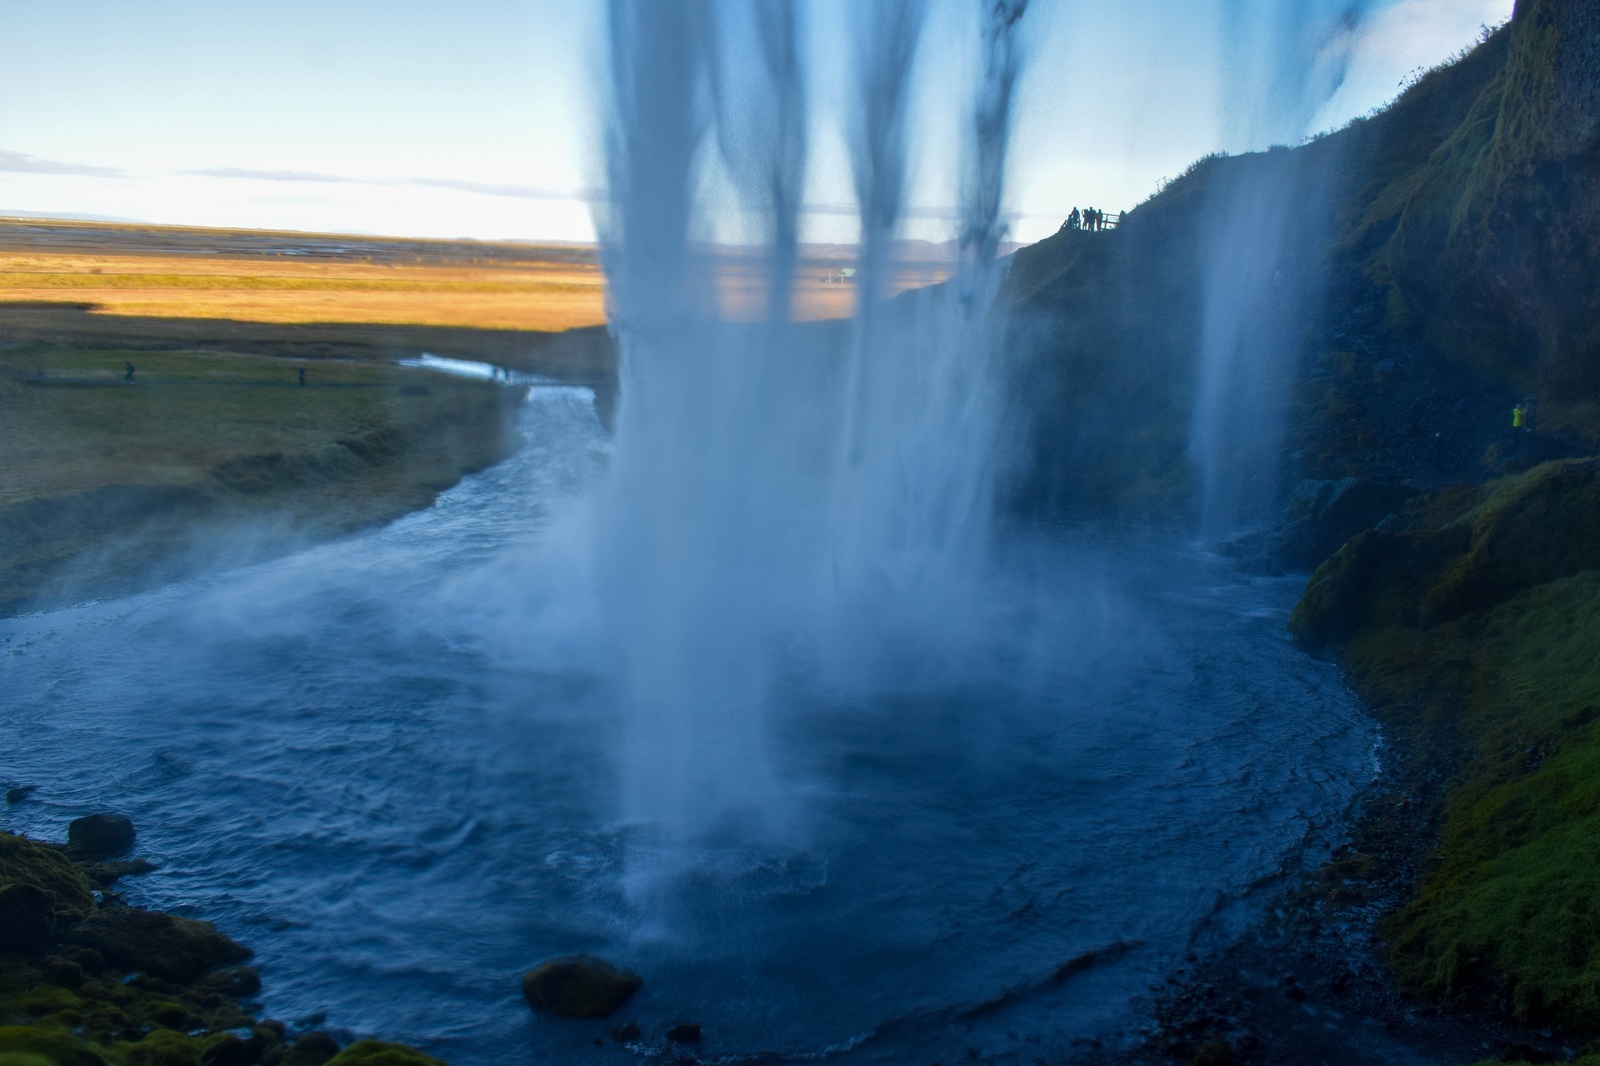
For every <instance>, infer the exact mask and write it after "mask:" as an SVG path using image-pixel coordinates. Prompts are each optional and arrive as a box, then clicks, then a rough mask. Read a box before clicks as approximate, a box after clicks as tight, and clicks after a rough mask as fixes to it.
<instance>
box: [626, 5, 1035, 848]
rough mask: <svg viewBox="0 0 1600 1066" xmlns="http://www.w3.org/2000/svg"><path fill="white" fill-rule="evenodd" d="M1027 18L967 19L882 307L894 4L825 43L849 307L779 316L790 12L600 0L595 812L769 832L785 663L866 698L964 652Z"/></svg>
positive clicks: (896, 144)
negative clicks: (961, 106) (756, 317)
mask: <svg viewBox="0 0 1600 1066" xmlns="http://www.w3.org/2000/svg"><path fill="white" fill-rule="evenodd" d="M1026 7H1027V4H1026V3H1025V2H1022V0H1004V2H1001V3H997V4H993V5H985V7H984V9H983V10H984V14H983V17H982V20H981V25H980V40H979V42H978V45H979V50H980V56H979V72H980V73H979V79H978V83H977V84H976V85H975V86H974V87H973V91H972V103H971V109H970V116H969V118H968V126H969V130H968V137H967V143H968V146H969V147H968V155H967V158H966V159H965V161H964V165H963V174H962V175H961V178H962V189H963V197H962V211H961V219H960V222H959V227H958V232H959V235H960V242H959V257H960V267H961V273H960V275H959V276H958V277H957V279H956V280H955V281H954V282H952V283H951V284H949V285H946V286H943V287H941V288H939V289H937V290H934V291H929V292H923V293H918V294H914V295H912V296H910V297H907V298H904V299H901V300H899V301H895V302H893V303H891V302H888V301H886V300H885V299H884V297H885V295H886V293H887V288H888V278H889V273H890V271H891V270H893V268H894V266H895V263H894V252H893V248H894V242H895V240H896V239H897V237H898V236H899V233H900V225H901V222H902V219H903V214H904V208H905V197H906V194H907V188H906V186H907V181H908V175H909V172H910V159H909V157H908V147H907V130H906V122H907V109H908V106H909V102H910V93H911V80H912V73H913V70H914V66H915V62H916V56H917V51H918V44H919V39H920V36H921V33H922V29H923V25H924V23H925V21H926V11H925V5H924V4H923V3H921V2H919V0H884V2H882V3H874V4H871V5H867V6H865V7H863V8H861V9H860V11H859V12H858V13H857V14H855V15H853V16H852V18H851V21H850V23H849V24H848V31H849V32H850V33H851V35H852V37H853V39H852V40H851V41H850V42H849V44H850V45H851V46H852V47H853V50H854V55H855V66H854V82H853V84H852V85H851V87H850V99H851V101H852V103H851V111H850V113H849V115H848V116H847V121H848V124H849V134H850V144H851V151H852V164H853V170H854V176H855V187H856V192H857V197H858V201H859V220H860V234H861V244H860V248H861V251H860V265H859V269H858V272H857V276H856V284H857V293H858V306H857V311H856V314H855V317H854V320H853V321H852V322H850V323H849V324H848V325H846V326H841V327H831V326H821V325H809V326H802V325H798V324H795V323H793V322H791V321H790V319H789V310H790V307H791V304H792V300H793V291H792V290H793V284H794V278H795V262H796V256H797V250H798V239H799V237H798V235H799V230H800V213H801V211H802V206H803V205H802V197H803V191H804V184H805V174H806V164H807V157H808V153H807V140H806V136H807V130H808V128H809V126H810V124H811V118H812V115H811V108H810V98H809V96H808V91H807V84H806V77H807V64H806V61H805V56H804V54H803V49H802V44H801V42H802V40H803V39H804V32H803V27H802V25H801V21H800V14H801V10H800V8H799V7H798V6H797V5H796V4H795V3H793V2H791V0H764V2H760V3H755V4H745V3H726V4H717V3H702V2H692V0H649V2H640V0H616V2H614V3H612V5H611V7H610V9H609V11H610V63H611V72H610V75H611V76H610V86H609V89H610V98H611V101H612V108H611V128H610V129H609V130H608V136H607V146H608V156H607V159H608V174H609V178H610V184H611V189H610V197H609V200H608V203H607V205H606V207H605V209H604V211H603V215H602V218H601V220H600V228H601V231H602V233H603V234H604V246H605V261H606V266H607V271H608V276H609V278H610V281H611V286H612V289H611V291H612V301H613V304H612V311H613V321H614V324H615V329H616V333H617V337H618V340H619V343H620V345H621V351H622V378H623V400H622V404H621V408H620V411H619V415H618V427H617V445H616V453H615V456H614V459H613V464H612V469H611V472H610V475H609V477H608V479H607V482H606V484H605V486H604V487H603V488H602V490H601V494H600V499H599V502H598V504H597V508H596V522H597V536H598V542H599V548H598V551H597V553H596V556H595V560H594V567H595V574H596V581H597V592H598V598H599V602H600V604H601V613H602V616H603V618H604V626H605V629H606V632H607V633H608V634H609V636H610V637H611V638H613V639H614V642H615V651H616V654H617V656H618V662H619V666H620V676H621V678H622V686H623V690H624V697H623V699H624V706H625V718H626V732H627V737H628V740H627V744H628V748H629V756H628V758H627V759H626V769H625V771H624V779H625V782H626V783H625V792H626V795H627V798H626V801H625V811H626V814H627V816H628V817H630V818H632V819H636V820H638V821H641V822H645V823H648V824H649V825H650V826H651V827H653V828H654V829H655V830H657V831H659V832H660V833H662V834H663V835H664V836H665V837H667V838H670V839H675V840H679V841H683V840H687V839H690V838H694V837H697V836H704V835H708V834H716V833H718V832H722V831H725V830H728V829H730V828H732V827H734V826H743V827H744V828H745V829H751V828H755V827H759V829H760V831H761V832H780V831H781V830H782V828H783V827H784V825H785V823H786V822H787V820H788V818H789V816H790V815H791V813H792V812H791V811H790V809H789V806H788V802H787V800H786V798H785V796H784V795H783V791H782V789H781V787H780V785H779V783H778V781H777V780H776V779H775V777H774V775H773V772H772V770H771V767H770V765H769V760H768V756H767V737H766V731H765V721H766V716H767V709H768V706H769V704H770V701H771V699H772V695H773V686H774V685H775V684H776V683H777V681H778V679H779V678H780V676H781V675H783V674H784V673H785V671H788V670H790V669H793V668H796V667H797V665H800V664H807V665H808V668H810V669H815V670H821V671H824V672H825V673H826V674H827V676H828V677H829V678H830V680H831V681H832V682H833V683H839V684H847V685H859V684H863V683H867V684H871V683H880V682H885V681H886V682H887V683H888V684H890V685H898V684H901V683H903V679H885V678H882V677H877V678H876V679H875V680H872V671H873V670H875V669H877V668H878V667H879V666H881V665H882V664H881V663H879V662H876V661H875V660H876V659H877V658H878V657H879V655H880V653H886V652H887V653H890V654H892V656H894V657H897V658H901V659H904V657H905V656H907V655H909V656H911V657H913V658H916V659H918V660H920V661H929V660H933V659H939V658H944V657H946V656H948V655H949V654H954V653H956V652H957V651H958V650H959V648H961V647H962V646H964V645H966V644H967V643H968V638H969V637H970V636H971V634H970V633H969V632H968V631H967V626H966V620H968V619H970V617H971V615H972V613H973V612H974V610H975V609H976V607H977V605H976V597H977V596H978V595H979V588H980V586H981V584H982V582H983V581H984V580H985V575H984V568H985V564H986V557H987V553H988V550H989V528H990V523H991V520H992V510H993V500H992V485H993V480H994V474H995V464H996V461H997V456H996V451H997V444H998V433H997V419H998V414H999V397H998V394H997V392H996V381H995V375H994V374H993V372H992V370H993V366H992V364H993V358H994V345H995V336H994V329H993V327H992V325H991V323H990V319H989V308H990V305H991V303H992V300H993V297H994V293H995V291H996V287H997V285H998V283H999V280H1000V277H1001V274H1000V270H999V268H998V266H997V265H996V263H995V252H996V250H997V248H998V246H999V243H1000V241H1001V239H1002V236H1003V233H1004V227H1003V222H1002V219H1001V207H1002V202H1003V198H1004V185H1005V156H1006V150H1007V147H1008V143H1007V142H1008V136H1009V130H1010V126H1011V109H1012V102H1013V99H1014V94H1015V87H1016V82H1017V78H1018V74H1019V67H1020V61H1021V60H1020V53H1021V49H1020V46H1019V42H1018V40H1017V37H1018V34H1019V33H1020V32H1021V28H1022V25H1023V18H1024V15H1025V12H1026ZM711 190H716V191H717V192H719V193H720V194H721V196H722V197H723V198H724V200H725V199H726V197H727V195H728V190H732V196H733V197H734V199H735V200H736V202H737V204H738V206H739V207H740V209H742V210H743V211H744V213H745V214H746V215H747V216H749V217H753V218H754V219H755V220H756V221H755V223H754V225H753V227H752V228H753V229H754V231H755V233H756V235H757V237H758V239H759V241H760V247H759V252H760V259H759V263H760V270H761V274H762V276H763V279H764V288H765V291H766V293H767V297H766V306H767V314H766V316H765V320H764V321H762V322H760V323H757V324H734V323H730V322H728V321H726V320H725V319H724V318H723V316H722V315H721V314H720V313H719V307H718V301H717V278H716V272H717V269H718V263H717V250H716V249H715V248H713V247H710V246H708V244H707V243H706V240H705V236H706V234H708V233H711V232H713V230H714V226H713V225H711V221H712V219H711V216H712V215H713V214H714V213H715V212H716V211H717V210H718V209H719V207H720V206H721V203H720V202H719V201H717V200H716V199H715V198H714V197H713V195H712V194H711V192H710V191H711Z"/></svg>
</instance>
